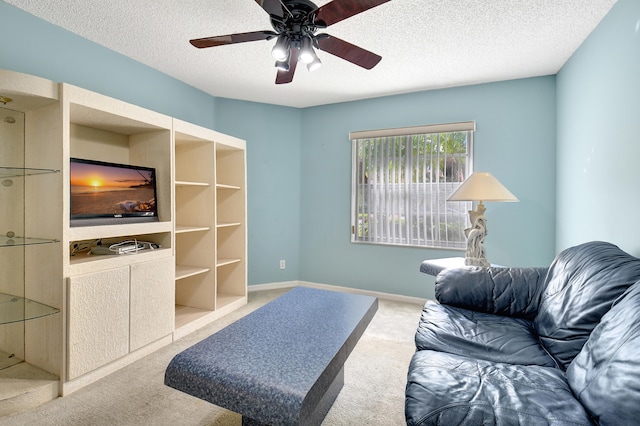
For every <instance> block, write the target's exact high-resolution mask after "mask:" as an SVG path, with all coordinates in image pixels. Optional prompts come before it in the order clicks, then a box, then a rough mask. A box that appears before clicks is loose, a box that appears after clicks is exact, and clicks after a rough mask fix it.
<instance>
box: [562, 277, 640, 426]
mask: <svg viewBox="0 0 640 426" xmlns="http://www.w3.org/2000/svg"><path fill="white" fill-rule="evenodd" d="M639 349H640V281H638V282H637V283H636V284H635V285H634V286H633V287H631V288H630V289H629V290H628V291H627V292H626V293H625V294H624V295H623V296H621V297H620V299H619V300H618V302H617V303H616V304H615V305H614V306H613V308H611V310H610V311H609V312H608V313H607V314H605V315H604V316H603V317H602V321H601V322H600V324H598V326H597V327H596V328H595V329H594V330H593V332H592V333H591V336H590V337H589V340H587V342H586V343H585V345H584V347H583V348H582V350H581V351H580V353H579V354H578V355H577V356H576V358H575V359H574V360H573V362H572V363H571V364H569V367H568V368H567V379H568V381H569V385H570V386H571V388H572V389H573V392H574V393H575V394H576V396H577V397H578V399H579V400H580V402H582V404H583V405H584V406H585V407H586V409H587V411H589V412H590V413H591V415H592V416H593V418H594V419H597V420H598V422H599V424H600V425H629V424H638V422H640V357H639V356H638V351H639Z"/></svg>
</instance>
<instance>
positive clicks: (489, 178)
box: [447, 172, 518, 202]
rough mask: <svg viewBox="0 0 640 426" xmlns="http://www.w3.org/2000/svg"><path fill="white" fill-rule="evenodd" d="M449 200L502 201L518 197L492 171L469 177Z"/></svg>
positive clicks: (513, 199)
mask: <svg viewBox="0 0 640 426" xmlns="http://www.w3.org/2000/svg"><path fill="white" fill-rule="evenodd" d="M447 201H502V202H513V201H518V199H517V198H516V197H515V195H513V194H512V193H511V192H509V190H508V189H507V188H505V187H504V185H503V184H501V183H500V182H499V181H498V179H496V178H495V177H493V175H492V174H491V173H487V172H475V173H472V174H471V176H469V177H468V178H467V180H465V181H464V182H462V185H460V187H459V188H458V189H456V190H455V192H454V193H453V194H451V196H450V197H449V198H448V199H447Z"/></svg>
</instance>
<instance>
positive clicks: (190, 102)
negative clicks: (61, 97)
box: [0, 1, 216, 128]
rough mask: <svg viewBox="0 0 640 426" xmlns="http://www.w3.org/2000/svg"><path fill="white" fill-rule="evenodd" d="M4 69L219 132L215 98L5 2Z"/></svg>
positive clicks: (0, 39) (1, 21) (1, 16)
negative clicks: (66, 84)
mask: <svg viewBox="0 0 640 426" xmlns="http://www.w3.org/2000/svg"><path fill="white" fill-rule="evenodd" d="M0 28H1V29H2V31H1V32H0V69H7V70H12V71H18V72H23V73H26V74H31V75H36V76H39V77H43V78H46V79H49V80H53V81H58V82H65V83H70V84H73V85H76V86H79V87H83V88H85V89H89V90H92V91H94V92H98V93H102V94H104V95H107V96H111V97H113V98H116V99H120V100H123V101H126V102H129V103H132V104H136V105H139V106H142V107H144V108H148V109H151V110H154V111H157V112H160V113H163V114H166V115H170V116H172V117H176V118H180V119H182V120H185V121H189V122H191V123H195V124H198V125H200V126H204V127H208V128H215V121H214V119H215V102H216V99H215V98H213V97H212V96H210V95H208V94H206V93H204V92H202V91H200V90H197V89H195V88H193V87H192V86H189V85H186V84H184V83H182V82H180V81H178V80H176V79H173V78H171V77H169V76H168V75H166V74H163V73H161V72H159V71H156V70H154V69H153V68H150V67H148V66H146V65H143V64H141V63H139V62H136V61H134V60H132V59H129V58H127V57H125V56H122V55H120V54H118V53H116V52H114V51H112V50H109V49H106V48H104V47H102V46H100V45H98V44H96V43H93V42H91V41H89V40H87V39H84V38H82V37H79V36H77V35H75V34H73V33H70V32H68V31H66V30H64V29H62V28H60V27H57V26H55V25H52V24H50V23H48V22H46V21H43V20H41V19H39V18H36V17H35V16H33V15H30V14H28V13H26V12H23V11H22V10H21V9H18V8H16V7H14V6H11V5H9V4H7V3H5V2H3V1H0Z"/></svg>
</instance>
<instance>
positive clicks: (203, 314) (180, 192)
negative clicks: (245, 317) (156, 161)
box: [174, 120, 247, 337]
mask: <svg viewBox="0 0 640 426" xmlns="http://www.w3.org/2000/svg"><path fill="white" fill-rule="evenodd" d="M174 138H175V141H174V146H175V154H174V156H175V160H174V161H175V199H176V202H175V218H176V219H175V247H176V335H177V336H178V337H179V336H181V335H183V334H185V333H188V332H189V331H191V330H192V329H193V328H197V327H199V326H200V325H202V324H203V323H205V322H209V321H211V320H213V319H214V318H216V317H217V316H220V315H222V314H224V313H225V312H227V311H228V309H234V308H236V307H238V306H241V305H243V304H245V303H246V300H247V299H246V295H247V293H246V270H245V272H244V274H243V277H244V278H243V281H242V285H241V287H242V288H239V289H238V290H237V291H236V297H234V298H232V299H228V298H225V297H224V295H222V296H221V295H220V291H219V289H220V286H221V285H222V283H221V282H220V280H219V275H218V269H219V267H220V266H221V263H220V259H219V258H218V256H217V252H218V250H217V244H216V241H217V238H218V236H219V234H220V230H221V229H223V228H225V227H235V228H241V227H242V226H243V225H244V223H245V217H246V212H244V211H242V212H238V218H237V220H236V221H234V222H232V223H227V224H222V223H218V222H217V212H218V210H219V202H220V201H219V199H218V197H217V190H218V189H219V188H221V187H224V186H225V185H221V184H220V183H218V182H217V170H218V164H217V162H216V154H217V152H218V150H219V149H220V147H221V146H227V145H225V144H232V146H235V145H237V149H238V150H239V151H242V156H243V158H244V142H243V141H240V140H238V139H235V138H231V137H229V136H226V135H222V134H220V133H217V132H215V131H212V130H209V129H204V128H202V127H198V126H194V125H192V124H190V123H185V122H182V121H180V120H174ZM236 174H237V175H238V176H237V177H236V180H237V183H238V184H237V185H235V186H234V189H235V191H241V188H243V187H244V185H245V169H244V166H243V167H242V168H238V169H237V170H236ZM242 244H243V247H245V246H246V242H243V243H242ZM239 258H246V255H245V254H242V255H241V256H239ZM236 261H238V262H239V260H236ZM225 307H228V309H227V310H225V309H222V308H225Z"/></svg>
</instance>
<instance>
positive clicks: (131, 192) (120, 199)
mask: <svg viewBox="0 0 640 426" xmlns="http://www.w3.org/2000/svg"><path fill="white" fill-rule="evenodd" d="M70 176H71V179H70V183H71V215H72V216H73V215H76V216H77V215H89V216H91V215H98V216H105V215H114V216H115V215H127V214H139V215H143V216H144V215H145V213H146V214H149V215H153V214H154V212H155V211H156V208H155V203H156V200H155V191H154V189H155V182H154V179H155V176H154V173H153V172H152V171H150V170H146V169H137V168H126V167H118V166H109V165H103V164H91V163H82V162H73V161H72V162H71V163H70Z"/></svg>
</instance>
